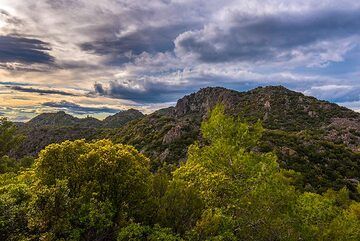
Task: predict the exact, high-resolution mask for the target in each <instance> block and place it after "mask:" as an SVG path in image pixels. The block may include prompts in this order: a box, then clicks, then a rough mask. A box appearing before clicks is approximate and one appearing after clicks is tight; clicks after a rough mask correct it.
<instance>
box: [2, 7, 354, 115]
mask: <svg viewBox="0 0 360 241" xmlns="http://www.w3.org/2000/svg"><path fill="white" fill-rule="evenodd" d="M359 13H360V2H358V1H355V0H344V1H341V2H339V1H335V0H321V1H316V2H314V1H311V0H305V1H299V0H291V1H284V0H266V1H260V0H255V1H251V2H250V3H249V2H248V1H243V0H225V1H221V2H219V1H215V0H210V1H209V0H208V1H205V0H196V1H190V0H184V1H180V0H155V1H151V2H147V3H146V4H144V3H143V2H142V1H138V0H133V1H128V0H121V1H113V0H101V1H85V0H63V1H47V0H40V1H36V2H35V3H34V1H30V0H0V103H1V104H0V117H1V116H4V117H7V118H9V119H10V120H12V121H16V122H26V121H28V120H29V119H31V118H33V117H34V116H36V115H38V114H41V113H49V112H52V113H53V112H57V111H65V112H66V113H68V114H71V115H73V116H76V117H85V116H88V115H89V116H92V117H94V118H97V119H103V118H105V117H106V116H109V115H112V114H115V113H118V112H119V111H121V110H126V109H130V108H134V109H137V110H140V111H141V112H143V113H145V114H148V113H151V112H153V111H155V110H158V109H162V108H166V107H169V106H173V105H174V104H176V101H177V100H178V99H179V98H181V97H183V96H184V95H187V94H190V93H194V92H196V91H198V90H199V89H201V88H205V87H208V86H219V87H225V88H228V89H234V90H237V91H248V90H250V89H254V88H256V87H259V86H274V85H282V86H284V87H286V88H288V89H290V90H293V91H297V92H301V93H303V94H305V95H307V96H314V97H316V98H317V99H320V100H326V101H329V102H332V103H336V104H338V105H340V106H344V107H347V108H349V109H352V110H354V111H357V112H359V111H360V80H359V77H360V44H359V43H360V41H359V40H360V14H359Z"/></svg>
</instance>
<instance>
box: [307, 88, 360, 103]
mask: <svg viewBox="0 0 360 241" xmlns="http://www.w3.org/2000/svg"><path fill="white" fill-rule="evenodd" d="M304 94H306V95H311V96H315V97H317V98H319V99H323V100H330V101H334V102H356V101H357V102H359V101H360V86H351V85H323V86H312V87H311V88H310V89H308V90H306V91H304Z"/></svg>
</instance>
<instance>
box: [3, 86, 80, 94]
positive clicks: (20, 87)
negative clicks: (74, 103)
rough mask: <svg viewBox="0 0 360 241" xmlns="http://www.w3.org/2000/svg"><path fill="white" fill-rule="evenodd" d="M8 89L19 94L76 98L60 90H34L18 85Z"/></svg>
mask: <svg viewBox="0 0 360 241" xmlns="http://www.w3.org/2000/svg"><path fill="white" fill-rule="evenodd" d="M7 87H8V88H9V89H12V90H16V91H20V92H27V93H37V94H42V95H45V94H48V95H65V96H77V94H74V93H70V92H66V91H61V90H52V89H36V88H32V87H22V86H18V85H8V86H7Z"/></svg>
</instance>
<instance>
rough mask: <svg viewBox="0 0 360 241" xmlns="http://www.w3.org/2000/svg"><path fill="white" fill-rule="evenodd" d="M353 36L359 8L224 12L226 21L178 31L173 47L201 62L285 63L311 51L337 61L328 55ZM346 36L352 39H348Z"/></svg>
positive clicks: (359, 17) (358, 24)
mask: <svg viewBox="0 0 360 241" xmlns="http://www.w3.org/2000/svg"><path fill="white" fill-rule="evenodd" d="M359 35H360V14H359V9H351V10H325V11H324V10H323V11H315V12H310V13H307V12H301V13H291V12H289V13H276V14H265V15H258V16H257V15H250V14H249V13H243V12H238V11H236V12H229V14H228V16H227V21H226V24H223V23H210V24H208V25H205V27H204V28H203V29H201V30H198V31H187V32H184V33H182V34H180V36H179V37H178V38H177V39H176V40H175V44H176V50H175V51H176V52H177V54H178V55H180V56H190V57H193V58H195V59H197V60H199V61H201V62H206V63H219V62H231V61H239V62H248V63H257V62H260V63H269V62H270V64H271V62H277V61H281V62H282V63H286V62H287V61H289V60H296V59H299V58H300V59H304V60H308V59H309V58H310V57H312V56H313V55H316V56H317V58H316V61H320V62H326V61H339V60H341V56H340V57H339V56H338V55H335V57H334V51H336V50H337V51H341V53H340V54H344V53H345V52H346V51H348V50H349V49H351V47H354V46H355V45H356V43H357V42H358V40H359V38H358V37H359ZM351 37H355V38H353V39H351V40H352V41H350V40H349V39H348V38H351ZM337 40H345V42H344V45H343V46H341V47H342V48H340V49H339V48H338V45H339V43H338V42H337V43H336V44H333V45H332V44H331V42H334V41H335V42H336V41H337ZM346 40H347V41H348V42H347V41H346ZM349 41H350V42H349ZM331 53H333V54H331ZM302 64H304V63H302Z"/></svg>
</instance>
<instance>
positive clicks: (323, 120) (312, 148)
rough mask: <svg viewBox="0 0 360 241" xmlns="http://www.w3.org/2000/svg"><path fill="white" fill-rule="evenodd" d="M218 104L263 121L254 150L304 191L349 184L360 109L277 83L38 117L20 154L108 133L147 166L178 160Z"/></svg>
mask: <svg viewBox="0 0 360 241" xmlns="http://www.w3.org/2000/svg"><path fill="white" fill-rule="evenodd" d="M218 103H222V104H223V105H224V106H225V111H226V113H227V114H230V115H234V116H239V117H240V118H242V119H243V120H244V121H247V122H251V123H253V122H255V121H257V120H261V121H262V123H263V125H264V127H265V128H266V134H265V135H263V138H262V140H261V144H260V146H259V147H257V150H258V151H264V152H265V151H274V152H275V153H276V154H277V156H278V157H279V162H280V163H281V164H282V166H283V167H285V168H290V169H294V170H296V171H298V172H301V173H303V179H302V180H301V181H300V183H301V185H302V186H303V187H304V188H307V189H309V190H315V191H323V190H325V189H326V188H329V187H335V188H340V187H342V186H344V185H347V186H348V187H349V188H350V189H351V190H353V189H354V188H355V185H356V184H357V182H358V180H357V178H358V177H359V176H360V161H359V160H360V158H359V146H360V113H357V112H354V111H352V110H349V109H347V108H344V107H340V106H338V105H336V104H333V103H329V102H326V101H321V100H317V99H316V98H314V97H309V96H305V95H303V94H301V93H298V92H294V91H291V90H288V89H286V88H284V87H282V86H269V87H259V88H256V89H253V90H250V91H247V92H238V91H234V90H229V89H225V88H220V87H208V88H204V89H201V90H200V91H198V92H196V93H193V94H191V95H188V96H185V97H183V98H182V99H180V100H178V102H177V104H176V106H175V107H170V108H167V109H162V110H159V111H156V112H154V113H152V114H150V115H142V114H141V113H140V112H138V111H135V110H129V111H127V112H121V113H119V114H117V115H115V116H111V117H108V118H106V119H105V120H104V121H98V120H96V119H93V118H86V119H78V118H75V117H72V116H70V115H67V114H65V113H63V112H59V113H56V114H42V115H40V116H38V117H35V118H34V119H33V120H31V121H29V122H28V123H26V124H24V125H22V126H20V132H22V133H24V134H25V135H26V136H28V138H27V140H26V141H25V142H24V143H23V147H22V148H20V149H19V150H21V151H18V153H17V154H18V155H20V156H23V155H26V154H32V155H35V154H36V153H37V152H38V151H40V150H41V149H42V148H44V147H45V146H47V145H48V144H50V143H52V142H61V141H63V140H68V139H70V140H74V139H80V138H84V139H87V140H91V139H101V138H108V139H111V140H113V141H114V142H116V143H126V144H131V145H133V146H135V147H136V148H137V149H138V150H140V151H141V152H142V153H145V154H146V155H147V156H149V157H150V159H151V161H152V168H153V169H157V168H158V167H160V166H163V165H168V164H170V165H174V166H176V165H178V164H179V163H180V162H181V161H184V160H186V153H187V147H188V146H189V145H190V144H192V143H194V141H196V140H200V141H201V137H200V132H199V127H200V123H201V121H202V120H204V119H206V117H207V115H208V113H209V111H210V110H211V109H212V108H213V107H214V106H215V105H216V104H218Z"/></svg>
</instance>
